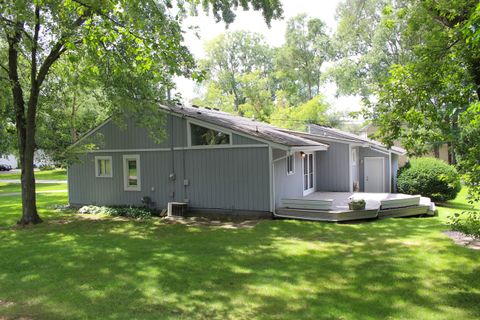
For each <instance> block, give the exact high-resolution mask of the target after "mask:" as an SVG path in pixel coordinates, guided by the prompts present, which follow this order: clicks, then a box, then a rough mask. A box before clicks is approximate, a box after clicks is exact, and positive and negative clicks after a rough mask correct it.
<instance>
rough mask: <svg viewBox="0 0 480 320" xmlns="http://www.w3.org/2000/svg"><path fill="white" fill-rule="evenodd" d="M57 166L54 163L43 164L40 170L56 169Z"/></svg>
mask: <svg viewBox="0 0 480 320" xmlns="http://www.w3.org/2000/svg"><path fill="white" fill-rule="evenodd" d="M56 168H57V167H55V166H54V165H53V164H42V165H40V166H39V167H38V169H40V171H48V170H55V169H56Z"/></svg>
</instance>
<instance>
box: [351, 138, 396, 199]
mask: <svg viewBox="0 0 480 320" xmlns="http://www.w3.org/2000/svg"><path fill="white" fill-rule="evenodd" d="M359 149H360V150H359V159H360V171H359V173H360V191H361V192H363V191H364V190H365V181H364V177H365V174H364V173H365V171H364V159H365V157H383V158H385V160H384V162H385V173H384V178H385V189H386V190H384V191H385V192H388V186H389V185H390V183H391V182H390V175H389V172H390V157H389V156H388V154H385V153H382V152H379V151H376V150H372V149H370V148H359Z"/></svg>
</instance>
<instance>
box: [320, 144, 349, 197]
mask: <svg viewBox="0 0 480 320" xmlns="http://www.w3.org/2000/svg"><path fill="white" fill-rule="evenodd" d="M326 143H328V144H329V145H330V146H329V148H328V150H327V151H317V152H315V171H316V183H317V187H316V191H332V192H335V191H336V192H348V191H350V176H349V172H348V166H349V148H348V144H346V143H341V142H331V141H328V142H327V141H326Z"/></svg>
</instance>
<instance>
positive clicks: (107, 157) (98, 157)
mask: <svg viewBox="0 0 480 320" xmlns="http://www.w3.org/2000/svg"><path fill="white" fill-rule="evenodd" d="M99 160H108V161H110V174H109V175H101V174H100V173H99V172H98V169H99V167H98V161H99ZM95 177H96V178H112V177H113V162H112V157H111V156H96V157H95Z"/></svg>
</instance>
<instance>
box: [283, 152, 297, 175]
mask: <svg viewBox="0 0 480 320" xmlns="http://www.w3.org/2000/svg"><path fill="white" fill-rule="evenodd" d="M290 157H292V171H288V158H290ZM285 163H286V169H287V172H286V173H287V176H291V175H294V174H295V152H294V153H291V154H288V155H287V156H286V157H285Z"/></svg>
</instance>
